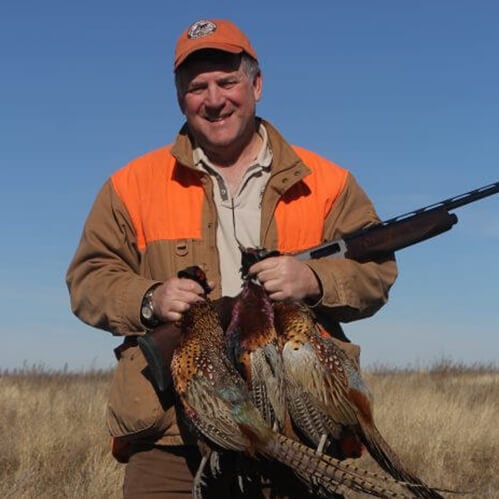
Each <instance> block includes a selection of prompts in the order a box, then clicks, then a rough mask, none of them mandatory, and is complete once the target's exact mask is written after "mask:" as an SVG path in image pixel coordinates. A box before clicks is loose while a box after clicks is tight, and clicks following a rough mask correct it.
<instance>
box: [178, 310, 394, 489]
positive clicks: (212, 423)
mask: <svg viewBox="0 0 499 499" xmlns="http://www.w3.org/2000/svg"><path fill="white" fill-rule="evenodd" d="M182 330H183V335H182V338H181V340H180V343H179V345H178V346H177V348H176V350H175V353H174V356H173V360H172V364H171V370H172V376H173V380H174V384H175V389H176V391H177V394H178V397H179V400H180V402H181V405H182V407H183V411H184V414H185V416H186V418H187V419H188V421H189V422H190V423H191V424H192V426H193V427H194V428H195V429H196V431H197V433H198V434H199V436H200V438H202V439H203V440H204V441H205V442H207V443H208V445H210V446H212V447H215V448H222V449H229V450H234V451H239V452H242V453H244V454H245V455H249V456H255V457H256V458H258V456H262V457H264V458H268V459H271V460H272V459H273V460H276V461H278V462H280V463H282V464H284V465H286V466H288V467H290V468H291V469H292V470H293V471H294V472H295V473H296V474H297V475H299V476H300V477H301V478H302V479H303V480H304V481H306V482H307V483H308V484H309V485H310V486H311V487H313V488H314V489H315V490H316V491H317V493H318V494H319V493H321V494H322V495H323V496H326V497H327V496H328V495H330V494H332V493H333V492H335V491H337V490H339V489H341V488H342V487H346V488H351V489H354V490H358V491H362V492H366V493H369V494H372V495H376V496H379V497H404V496H403V495H402V494H398V493H397V492H396V491H391V490H390V486H389V484H388V483H386V482H385V481H381V480H380V481H379V482H378V481H377V479H376V477H373V476H371V475H370V474H369V473H367V472H364V471H363V470H361V469H360V468H357V467H355V466H348V465H346V464H344V463H341V462H339V461H337V460H335V459H333V458H329V457H327V456H319V455H317V454H316V453H315V452H314V450H313V449H310V448H308V447H306V446H304V445H303V444H301V443H299V442H295V441H293V440H291V439H289V438H287V437H285V436H283V435H280V434H278V433H277V432H275V431H273V430H272V429H271V428H270V426H269V425H268V424H267V423H266V422H265V420H264V419H263V417H262V416H261V414H260V412H259V411H258V409H257V408H256V407H255V405H254V404H253V402H252V399H251V397H250V394H249V391H248V389H247V387H246V383H245V381H244V380H243V379H242V377H241V376H240V374H239V373H238V372H237V370H236V369H235V368H234V366H233V365H232V364H231V362H230V360H229V359H228V357H227V356H226V355H225V352H224V349H223V343H224V337H223V331H222V328H221V327H220V324H219V322H218V316H217V314H216V311H215V309H214V307H213V306H212V304H211V302H209V301H205V302H200V303H196V304H194V305H193V306H192V307H191V309H190V310H189V311H188V312H186V313H185V314H184V319H183V321H182Z"/></svg>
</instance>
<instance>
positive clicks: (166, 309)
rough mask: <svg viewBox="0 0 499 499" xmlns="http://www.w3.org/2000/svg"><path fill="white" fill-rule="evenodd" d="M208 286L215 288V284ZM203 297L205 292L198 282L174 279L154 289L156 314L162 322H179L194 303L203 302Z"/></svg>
mask: <svg viewBox="0 0 499 499" xmlns="http://www.w3.org/2000/svg"><path fill="white" fill-rule="evenodd" d="M208 284H209V286H210V287H211V288H213V287H214V283H213V282H209V283H208ZM203 295H204V290H203V288H202V287H201V285H200V284H198V283H197V282H196V281H193V280H191V279H184V278H178V277H172V278H170V279H167V280H166V281H165V282H164V283H163V284H161V285H160V286H158V287H157V288H155V289H154V291H153V293H152V302H153V305H154V312H155V314H156V316H157V317H158V319H160V320H161V321H164V322H170V321H178V320H180V319H181V318H182V314H183V313H184V312H186V311H187V310H189V308H190V307H191V305H192V304H193V303H196V302H198V301H203Z"/></svg>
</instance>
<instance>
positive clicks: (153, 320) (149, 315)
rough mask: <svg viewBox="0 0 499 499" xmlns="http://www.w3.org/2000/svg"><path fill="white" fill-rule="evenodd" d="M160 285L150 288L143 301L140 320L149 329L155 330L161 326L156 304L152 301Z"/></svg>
mask: <svg viewBox="0 0 499 499" xmlns="http://www.w3.org/2000/svg"><path fill="white" fill-rule="evenodd" d="M158 285H159V284H158ZM158 285H156V286H153V287H152V288H150V289H149V290H148V291H147V293H146V294H145V295H144V298H143V299H142V305H141V307H140V320H141V322H142V324H144V326H145V327H146V328H147V329H154V328H155V327H157V326H159V325H160V324H161V321H160V320H159V319H158V318H157V316H156V314H155V311H154V303H153V301H152V293H153V291H154V290H155V289H156V288H157V286H158Z"/></svg>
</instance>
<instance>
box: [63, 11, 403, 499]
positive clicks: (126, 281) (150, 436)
mask: <svg viewBox="0 0 499 499" xmlns="http://www.w3.org/2000/svg"><path fill="white" fill-rule="evenodd" d="M174 70H175V82H176V87H177V97H178V103H179V106H180V109H181V111H182V113H183V114H184V116H185V119H186V124H185V125H184V126H183V128H182V129H181V130H180V132H179V134H178V136H177V138H176V140H175V143H174V144H173V145H171V146H166V147H163V148H161V149H158V150H156V151H152V152H150V153H148V154H146V155H144V156H142V157H140V158H138V159H135V160H134V161H132V162H131V163H130V164H129V165H127V166H125V167H124V168H122V169H121V170H119V171H117V172H116V173H115V174H114V175H112V176H111V178H110V179H109V180H108V181H107V182H106V184H105V185H104V186H103V188H102V189H101V191H100V193H99V194H98V196H97V199H96V201H95V203H94V206H93V208H92V210H91V213H90V215H89V217H88V219H87V221H86V224H85V227H84V230H83V235H82V239H81V241H80V245H79V247H78V249H77V251H76V254H75V256H74V258H73V261H72V262H71V265H70V267H69V270H68V275H67V282H68V287H69V290H70V294H71V301H72V308H73V311H74V313H75V314H76V315H77V316H78V317H79V318H80V319H81V320H83V321H85V322H87V323H88V324H90V325H92V326H95V327H98V328H101V329H105V330H108V331H110V332H112V333H113V334H115V335H122V336H125V337H126V339H125V342H124V344H123V345H122V346H121V347H120V348H118V352H117V353H118V357H119V358H120V362H119V364H118V368H117V371H116V373H115V377H114V379H113V385H112V387H111V393H110V404H109V408H110V409H109V427H110V430H111V433H112V435H113V436H114V437H115V444H123V442H125V443H126V444H127V445H126V449H127V452H128V454H127V455H126V456H123V454H121V457H119V456H120V453H119V452H118V451H119V448H121V447H122V446H120V445H116V446H115V451H116V456H118V457H119V458H120V459H122V460H123V461H127V462H128V464H127V468H126V473H125V484H124V493H125V497H134V498H137V497H149V495H152V494H154V493H157V494H160V496H161V497H177V496H178V497H185V496H190V493H191V487H192V473H193V472H195V469H196V466H197V464H198V463H199V454H198V451H197V449H196V447H195V445H194V444H195V439H194V438H193V437H192V436H191V435H190V434H189V432H188V431H187V430H185V429H184V428H183V427H182V425H181V421H180V420H179V419H177V417H176V412H175V401H174V395H173V394H172V393H170V394H168V395H158V394H157V393H156V392H155V391H154V390H153V388H152V385H151V383H150V382H149V380H148V379H147V370H144V367H145V363H144V359H143V357H141V355H140V353H139V351H138V349H137V345H136V341H135V338H136V337H137V335H141V334H144V333H145V332H146V331H148V330H152V329H154V328H157V327H161V328H168V326H169V325H171V324H172V323H174V322H175V321H178V320H179V319H180V318H181V317H182V314H183V313H185V312H186V311H187V310H188V309H189V307H190V306H191V305H192V304H193V303H195V302H196V301H198V300H201V299H202V298H201V295H202V293H203V290H202V288H201V286H200V285H199V284H197V283H196V282H194V281H192V280H190V279H180V278H178V277H176V275H177V272H178V271H179V270H181V269H183V268H185V267H187V266H189V265H200V266H201V267H202V268H203V270H204V271H205V272H206V274H207V276H208V278H209V280H210V285H211V287H212V288H213V289H212V293H211V296H212V298H217V297H221V296H235V295H237V293H238V292H239V290H240V288H241V278H240V275H239V268H240V259H241V254H240V249H239V248H240V245H242V246H244V247H265V248H267V249H278V250H279V251H280V252H281V253H284V254H285V255H283V256H278V257H272V258H268V259H266V260H263V261H261V262H259V263H256V264H254V265H253V266H252V267H251V268H250V273H251V274H254V275H255V276H256V277H257V278H258V280H259V281H260V282H261V283H262V285H263V286H264V287H265V289H266V290H267V291H268V293H269V295H270V297H271V299H272V300H304V301H305V303H307V304H309V305H310V306H311V307H313V308H314V310H316V311H317V312H318V313H320V316H321V317H324V318H325V319H326V320H327V321H328V322H329V323H337V322H339V321H351V320H356V319H360V318H363V317H367V316H370V315H372V314H373V313H375V312H376V311H377V310H378V309H379V308H380V307H381V306H382V305H383V304H384V303H385V302H386V300H387V297H388V291H389V288H390V286H391V285H392V284H393V282H394V280H395V278H396V273H397V270H396V265H395V262H394V261H393V260H389V261H384V262H369V263H365V264H359V263H357V262H354V261H351V260H342V259H336V260H332V259H318V260H314V261H308V262H306V263H304V262H302V261H299V260H297V259H296V258H294V257H293V256H290V254H291V253H293V252H294V251H298V250H303V249H306V248H309V247H312V246H314V245H317V244H319V243H321V242H323V241H324V240H329V239H333V238H334V237H338V236H339V235H340V234H344V233H348V232H352V231H354V230H357V229H359V228H361V227H366V226H368V225H372V224H374V223H377V221H378V218H377V216H376V214H375V211H374V208H373V206H372V204H371V202H370V201H369V199H368V198H367V197H366V195H365V194H364V192H363V190H362V189H361V188H360V187H359V186H358V184H357V183H356V181H355V179H354V177H353V176H352V175H351V174H350V173H349V172H348V171H346V170H344V169H343V168H340V167H339V166H337V165H335V164H333V163H331V162H329V161H327V160H326V159H324V158H321V157H320V156H318V155H316V154H314V153H312V152H310V151H307V150H305V149H302V148H298V147H292V146H290V145H289V144H288V143H287V142H286V141H285V139H284V138H283V137H282V136H281V135H280V134H279V132H278V131H277V130H276V129H275V128H274V127H273V126H272V125H271V124H270V123H269V122H268V121H265V120H262V119H260V118H258V117H257V116H256V114H255V113H256V103H257V102H258V101H259V99H260V97H261V95H262V75H261V71H260V68H259V65H258V59H257V55H256V52H255V50H254V49H253V47H252V45H251V43H250V41H249V40H248V39H247V37H246V36H245V35H244V34H243V33H242V32H241V31H240V29H239V28H238V27H236V26H235V25H234V24H232V23H230V22H228V21H225V20H201V21H197V22H195V23H194V24H192V25H191V26H190V27H188V28H187V29H186V30H185V31H184V32H183V33H182V34H181V36H180V37H179V39H178V42H177V46H176V49H175V61H174ZM171 338H172V345H174V344H175V342H176V341H177V338H178V331H177V332H175V329H174V328H172V329H171ZM116 437H117V438H116ZM228 495H229V496H230V493H229V494H228ZM217 497H222V495H221V493H219V494H218V495H217Z"/></svg>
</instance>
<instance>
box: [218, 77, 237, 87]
mask: <svg viewBox="0 0 499 499" xmlns="http://www.w3.org/2000/svg"><path fill="white" fill-rule="evenodd" d="M237 83H238V81H237V80H236V79H230V80H223V81H221V82H220V86H221V87H222V88H227V89H229V88H232V87H234V86H235V85H237Z"/></svg>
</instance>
